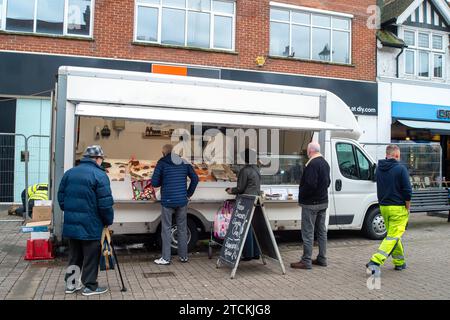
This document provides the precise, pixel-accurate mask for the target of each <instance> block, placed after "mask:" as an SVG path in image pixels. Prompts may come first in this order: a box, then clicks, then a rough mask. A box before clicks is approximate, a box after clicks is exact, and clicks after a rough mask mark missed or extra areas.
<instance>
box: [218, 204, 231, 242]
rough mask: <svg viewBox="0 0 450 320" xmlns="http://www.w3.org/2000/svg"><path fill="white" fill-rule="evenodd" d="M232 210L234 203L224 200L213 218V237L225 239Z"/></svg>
mask: <svg viewBox="0 0 450 320" xmlns="http://www.w3.org/2000/svg"><path fill="white" fill-rule="evenodd" d="M233 209H234V201H231V200H225V201H224V203H223V205H222V207H220V209H219V210H218V211H217V213H216V216H215V217H214V237H216V238H218V239H225V236H226V234H227V230H228V225H229V224H230V220H231V215H232V214H233Z"/></svg>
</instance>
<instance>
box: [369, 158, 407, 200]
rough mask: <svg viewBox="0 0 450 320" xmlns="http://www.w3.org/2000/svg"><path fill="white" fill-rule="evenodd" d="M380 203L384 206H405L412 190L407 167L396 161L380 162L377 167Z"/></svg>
mask: <svg viewBox="0 0 450 320" xmlns="http://www.w3.org/2000/svg"><path fill="white" fill-rule="evenodd" d="M376 176H377V194H378V202H379V203H380V205H383V206H404V205H405V202H406V201H410V200H411V195H412V188H411V182H410V181H409V174H408V170H407V169H406V166H404V165H402V164H401V163H400V162H398V161H397V160H395V159H388V160H380V161H378V167H377V172H376Z"/></svg>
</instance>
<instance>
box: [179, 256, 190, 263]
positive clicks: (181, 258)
mask: <svg viewBox="0 0 450 320" xmlns="http://www.w3.org/2000/svg"><path fill="white" fill-rule="evenodd" d="M188 260H189V259H188V257H180V261H181V262H182V263H186V262H188Z"/></svg>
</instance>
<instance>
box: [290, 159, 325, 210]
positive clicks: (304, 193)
mask: <svg viewBox="0 0 450 320" xmlns="http://www.w3.org/2000/svg"><path fill="white" fill-rule="evenodd" d="M330 184H331V179H330V166H329V165H328V162H327V161H326V160H325V159H324V158H323V157H318V158H314V159H312V160H311V161H310V162H309V163H308V165H307V166H306V168H305V170H304V171H303V175H302V179H301V181H300V187H299V192H298V202H299V204H303V205H318V204H326V203H328V187H329V186H330Z"/></svg>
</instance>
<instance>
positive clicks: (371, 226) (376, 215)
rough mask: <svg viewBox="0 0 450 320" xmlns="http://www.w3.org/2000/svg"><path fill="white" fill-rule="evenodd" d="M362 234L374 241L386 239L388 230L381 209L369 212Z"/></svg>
mask: <svg viewBox="0 0 450 320" xmlns="http://www.w3.org/2000/svg"><path fill="white" fill-rule="evenodd" d="M362 232H363V233H364V235H365V236H366V237H367V238H369V239H372V240H381V239H384V238H385V237H386V234H387V230H386V226H385V224H384V219H383V216H382V215H381V212H380V208H378V207H377V208H373V209H371V210H370V211H369V212H367V214H366V218H365V219H364V224H363V228H362Z"/></svg>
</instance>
